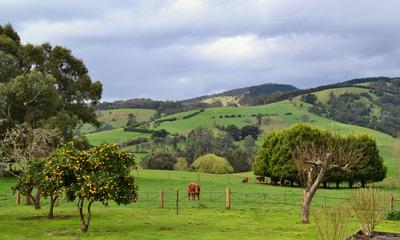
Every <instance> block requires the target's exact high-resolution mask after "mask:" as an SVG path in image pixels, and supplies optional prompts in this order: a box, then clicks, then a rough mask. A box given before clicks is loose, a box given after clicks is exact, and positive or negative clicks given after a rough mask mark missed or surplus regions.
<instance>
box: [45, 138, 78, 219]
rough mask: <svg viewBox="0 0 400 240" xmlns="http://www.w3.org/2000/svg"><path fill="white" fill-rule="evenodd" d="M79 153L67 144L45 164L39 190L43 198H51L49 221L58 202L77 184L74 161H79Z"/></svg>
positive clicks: (71, 145)
mask: <svg viewBox="0 0 400 240" xmlns="http://www.w3.org/2000/svg"><path fill="white" fill-rule="evenodd" d="M79 153H80V152H79V151H78V150H77V149H75V148H74V146H73V144H72V143H71V144H67V145H65V146H64V147H62V148H60V149H58V150H57V151H56V152H54V153H53V154H52V155H51V157H50V158H48V159H47V160H46V161H45V163H44V166H43V172H42V176H43V177H42V180H41V181H40V182H39V189H40V192H41V196H43V197H45V198H47V197H49V198H50V209H49V214H48V218H49V219H52V218H53V209H54V204H55V202H56V200H57V199H58V198H59V197H60V196H62V195H63V194H64V193H65V192H66V191H67V190H68V189H69V188H70V187H72V186H73V184H75V183H76V180H77V178H76V176H75V172H74V169H73V165H72V160H73V159H77V157H78V156H79Z"/></svg>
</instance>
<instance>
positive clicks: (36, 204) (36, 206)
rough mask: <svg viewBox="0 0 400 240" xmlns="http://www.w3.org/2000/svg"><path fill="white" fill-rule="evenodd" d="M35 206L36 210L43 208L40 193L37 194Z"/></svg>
mask: <svg viewBox="0 0 400 240" xmlns="http://www.w3.org/2000/svg"><path fill="white" fill-rule="evenodd" d="M34 204H35V209H41V208H42V206H40V193H39V191H37V192H36V197H35V198H34Z"/></svg>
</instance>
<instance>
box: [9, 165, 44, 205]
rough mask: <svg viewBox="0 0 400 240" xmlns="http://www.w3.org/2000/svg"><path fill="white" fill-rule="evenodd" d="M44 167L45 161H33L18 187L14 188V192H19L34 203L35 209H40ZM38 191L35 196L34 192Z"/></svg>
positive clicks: (18, 182)
mask: <svg viewBox="0 0 400 240" xmlns="http://www.w3.org/2000/svg"><path fill="white" fill-rule="evenodd" d="M43 167H44V161H43V160H42V159H32V160H31V161H29V162H28V164H27V165H26V169H25V172H24V174H23V175H22V176H20V177H19V178H18V181H17V183H16V185H15V186H14V187H13V190H14V191H17V190H18V191H19V192H20V193H21V194H22V195H24V196H26V197H27V199H29V202H31V203H33V204H34V206H35V209H40V208H41V206H40V195H41V189H40V183H41V182H42V181H43V175H42V174H43ZM34 189H36V195H35V196H34V194H33V190H34Z"/></svg>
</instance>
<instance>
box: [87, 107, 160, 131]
mask: <svg viewBox="0 0 400 240" xmlns="http://www.w3.org/2000/svg"><path fill="white" fill-rule="evenodd" d="M155 112H156V111H155V110H153V109H141V108H121V109H109V110H100V111H97V112H96V114H97V119H98V120H99V121H100V122H104V123H106V124H110V125H111V126H112V127H113V128H121V127H123V126H125V125H126V122H127V121H128V115H129V114H131V113H132V114H134V115H135V116H136V121H138V122H146V121H149V120H150V117H151V116H153V115H154V113H155ZM94 130H95V127H94V126H92V125H91V124H84V125H83V126H82V128H81V129H80V131H81V133H84V134H85V133H90V132H93V131H94Z"/></svg>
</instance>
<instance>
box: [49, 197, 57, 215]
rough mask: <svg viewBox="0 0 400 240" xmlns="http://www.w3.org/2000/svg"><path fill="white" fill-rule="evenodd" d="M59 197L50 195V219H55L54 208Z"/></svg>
mask: <svg viewBox="0 0 400 240" xmlns="http://www.w3.org/2000/svg"><path fill="white" fill-rule="evenodd" d="M57 199H58V196H56V197H53V196H51V197H50V209H49V215H48V216H47V218H48V219H53V217H54V215H53V212H54V211H53V210H54V205H55V203H56V201H57Z"/></svg>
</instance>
